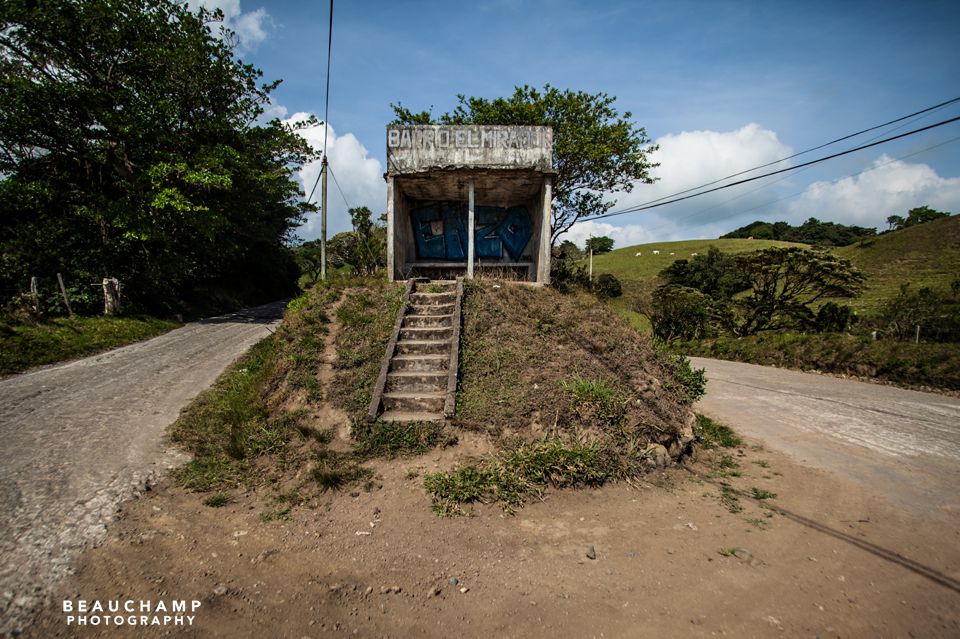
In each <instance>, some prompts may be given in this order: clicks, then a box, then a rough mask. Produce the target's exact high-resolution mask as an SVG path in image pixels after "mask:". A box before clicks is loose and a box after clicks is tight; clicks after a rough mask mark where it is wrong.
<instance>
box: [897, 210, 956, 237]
mask: <svg viewBox="0 0 960 639" xmlns="http://www.w3.org/2000/svg"><path fill="white" fill-rule="evenodd" d="M945 217H950V214H949V213H944V212H942V211H936V210H934V209H931V208H930V207H929V206H918V207H916V208H912V209H910V210H909V211H907V217H906V218H903V217H900V216H899V215H891V216H890V217H888V218H887V224H888V225H889V227H890V230H891V231H899V230H900V229H905V228H909V227H911V226H916V225H918V224H926V223H927V222H932V221H934V220H939V219H941V218H945Z"/></svg>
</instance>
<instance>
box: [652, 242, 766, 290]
mask: <svg viewBox="0 0 960 639" xmlns="http://www.w3.org/2000/svg"><path fill="white" fill-rule="evenodd" d="M660 277H662V278H664V279H665V280H666V282H667V284H672V285H674V286H686V287H689V288H694V289H697V290H698V291H700V292H702V293H705V294H706V295H709V296H711V297H715V298H730V297H733V295H734V294H736V293H739V292H740V291H744V290H746V289H747V288H749V282H748V281H747V280H746V278H745V277H744V275H743V273H741V272H740V271H739V270H738V269H737V267H736V263H735V259H734V257H733V256H731V255H728V254H727V253H724V252H722V251H721V250H720V249H718V248H717V247H716V246H711V247H710V248H708V249H707V252H706V253H704V254H701V255H697V256H694V258H693V259H691V260H689V261H687V260H677V261H675V262H674V263H673V264H671V265H670V266H668V267H667V268H665V269H664V270H663V271H661V272H660Z"/></svg>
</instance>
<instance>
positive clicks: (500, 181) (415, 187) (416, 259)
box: [385, 126, 554, 282]
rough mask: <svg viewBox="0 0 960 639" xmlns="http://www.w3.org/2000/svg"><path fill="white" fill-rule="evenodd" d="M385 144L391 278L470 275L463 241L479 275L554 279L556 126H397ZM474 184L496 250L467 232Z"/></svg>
mask: <svg viewBox="0 0 960 639" xmlns="http://www.w3.org/2000/svg"><path fill="white" fill-rule="evenodd" d="M387 142H388V146H387V161H388V170H387V174H386V176H385V177H386V179H387V183H388V198H389V202H388V208H387V212H388V242H389V246H390V248H389V249H388V265H389V269H390V271H389V272H390V275H391V279H395V280H398V279H406V278H408V277H411V275H426V274H428V273H425V272H424V273H421V272H419V271H420V270H424V271H429V272H430V273H434V272H444V273H449V272H456V271H457V269H462V270H463V271H467V266H468V265H467V259H466V257H467V253H468V251H467V250H466V249H467V246H461V244H462V243H463V240H464V239H466V240H467V241H468V242H469V243H470V244H471V245H472V248H473V251H474V255H475V259H474V262H473V264H474V267H475V268H480V269H481V270H488V271H489V270H494V271H495V270H497V269H498V268H501V266H502V269H503V273H504V276H505V277H516V278H519V279H526V280H528V281H538V282H545V281H546V280H548V279H549V246H547V247H546V248H544V237H546V242H547V244H549V237H550V228H549V224H550V217H549V211H550V202H549V193H550V190H549V187H546V188H545V186H544V185H545V184H549V182H550V180H551V179H552V176H553V174H554V171H553V168H552V144H553V133H552V130H551V129H550V128H549V127H480V126H462V127H461V126H391V127H388V130H387ZM471 184H473V189H474V194H475V195H474V220H475V221H476V225H475V227H474V228H475V230H476V229H482V228H487V229H489V234H490V235H494V236H496V238H499V243H497V240H496V239H494V238H493V237H485V238H483V239H482V240H478V239H476V237H477V236H476V235H471V233H470V232H469V230H468V228H469V223H468V216H467V208H468V207H467V200H468V197H467V194H468V192H469V189H470V185H471ZM545 197H546V198H547V200H545V199H544V198H545ZM521 207H522V209H524V211H521V210H520V208H521ZM544 215H546V218H544ZM412 216H415V217H416V218H417V224H416V225H415V224H414V221H413V220H412V219H411V217H412ZM415 226H416V228H415ZM531 227H532V228H531ZM418 233H420V234H421V235H420V236H418ZM418 237H419V238H420V242H419V246H420V249H421V250H420V251H419V252H418V241H417V238H418ZM524 238H527V239H526V240H525V241H524ZM451 242H452V243H453V245H452V248H451V245H450V243H451ZM478 248H479V250H478ZM420 253H423V254H422V255H421V254H420ZM544 260H546V263H545V265H544ZM545 272H546V278H545V277H544V273H545ZM431 276H432V275H431Z"/></svg>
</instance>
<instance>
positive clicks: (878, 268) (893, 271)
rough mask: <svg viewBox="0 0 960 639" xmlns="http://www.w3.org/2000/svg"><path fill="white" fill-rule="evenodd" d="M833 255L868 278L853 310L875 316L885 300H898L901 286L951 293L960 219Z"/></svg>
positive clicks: (959, 269) (959, 254)
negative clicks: (925, 287)
mask: <svg viewBox="0 0 960 639" xmlns="http://www.w3.org/2000/svg"><path fill="white" fill-rule="evenodd" d="M833 252H834V253H835V254H837V255H839V256H840V257H844V258H846V259H848V260H850V261H851V262H853V264H854V266H856V267H857V268H859V269H860V270H861V271H863V272H864V273H865V274H866V276H867V283H866V289H865V290H864V292H863V294H862V295H861V296H860V297H859V298H857V299H856V300H853V302H852V303H851V306H853V307H854V308H856V309H857V310H859V311H864V312H867V313H873V312H876V311H877V310H878V309H879V308H880V306H881V305H882V304H883V302H884V301H885V300H887V299H889V298H891V297H896V295H897V293H898V291H899V290H900V285H901V284H905V283H908V282H909V283H910V286H911V287H914V288H920V287H922V286H929V287H931V288H935V289H939V290H941V291H947V290H949V289H950V281H951V280H952V279H953V278H955V277H957V275H958V274H960V215H954V216H953V217H948V218H944V219H941V220H934V221H933V222H928V223H926V224H919V225H917V226H911V227H909V228H905V229H903V230H900V231H894V232H893V233H885V234H884V235H881V236H878V237H877V238H876V239H874V240H869V241H867V242H865V243H863V244H852V245H850V246H844V247H840V248H836V249H833Z"/></svg>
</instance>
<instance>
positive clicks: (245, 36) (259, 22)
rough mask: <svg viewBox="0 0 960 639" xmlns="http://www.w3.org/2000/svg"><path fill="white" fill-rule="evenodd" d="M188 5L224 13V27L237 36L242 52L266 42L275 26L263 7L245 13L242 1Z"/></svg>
mask: <svg viewBox="0 0 960 639" xmlns="http://www.w3.org/2000/svg"><path fill="white" fill-rule="evenodd" d="M187 4H188V5H190V7H191V8H197V7H203V8H205V9H209V10H210V11H214V10H216V9H220V10H221V11H223V16H224V20H223V26H224V27H226V28H227V29H230V30H231V31H233V32H234V33H236V34H237V40H238V41H239V48H240V49H241V50H249V49H252V48H254V47H256V46H257V45H258V44H260V43H261V42H263V41H264V40H266V39H267V35H268V31H269V30H270V28H271V27H272V26H273V19H272V18H271V17H270V14H269V13H267V10H266V9H264V8H262V7H261V8H259V9H257V10H255V11H247V12H244V11H243V10H242V9H241V8H240V0H190V1H189V2H188V3H187ZM214 31H216V29H215V30H214Z"/></svg>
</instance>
